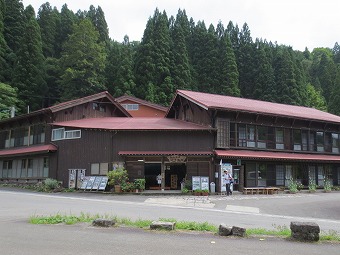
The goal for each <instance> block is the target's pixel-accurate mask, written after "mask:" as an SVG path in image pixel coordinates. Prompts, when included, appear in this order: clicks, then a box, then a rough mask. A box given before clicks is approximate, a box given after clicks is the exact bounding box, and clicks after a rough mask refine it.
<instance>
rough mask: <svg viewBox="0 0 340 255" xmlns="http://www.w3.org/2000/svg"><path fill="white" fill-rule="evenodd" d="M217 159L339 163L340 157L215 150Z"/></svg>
mask: <svg viewBox="0 0 340 255" xmlns="http://www.w3.org/2000/svg"><path fill="white" fill-rule="evenodd" d="M215 155H216V156H217V158H230V159H261V160H274V161H277V160H280V161H282V160H287V161H319V162H320V161H322V162H339V163H340V155H324V154H307V153H288V152H271V151H249V150H215Z"/></svg>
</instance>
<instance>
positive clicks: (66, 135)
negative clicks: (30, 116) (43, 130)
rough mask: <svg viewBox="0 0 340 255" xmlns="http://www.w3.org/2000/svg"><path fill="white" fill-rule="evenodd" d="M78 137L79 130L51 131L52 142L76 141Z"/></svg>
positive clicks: (59, 129) (60, 129) (61, 129)
mask: <svg viewBox="0 0 340 255" xmlns="http://www.w3.org/2000/svg"><path fill="white" fill-rule="evenodd" d="M80 137H81V130H65V128H57V129H53V130H52V141H57V140H63V139H76V138H80Z"/></svg>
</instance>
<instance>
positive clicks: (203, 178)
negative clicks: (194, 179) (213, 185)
mask: <svg viewBox="0 0 340 255" xmlns="http://www.w3.org/2000/svg"><path fill="white" fill-rule="evenodd" d="M204 189H207V190H209V177H206V176H201V190H204Z"/></svg>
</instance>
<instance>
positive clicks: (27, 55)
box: [13, 5, 46, 112]
mask: <svg viewBox="0 0 340 255" xmlns="http://www.w3.org/2000/svg"><path fill="white" fill-rule="evenodd" d="M24 17H25V27H24V33H23V35H22V38H21V41H20V45H21V46H20V48H19V50H18V53H17V62H16V65H15V67H14V77H13V85H14V86H15V87H16V88H17V89H18V97H19V99H20V101H21V103H22V104H21V105H20V110H21V112H25V111H26V107H28V106H29V107H30V110H37V109H39V108H41V107H43V104H44V97H45V92H46V83H45V71H44V56H43V53H42V42H41V34H40V28H39V25H38V22H37V20H36V18H35V12H34V9H33V7H32V6H31V5H29V6H27V7H26V9H25V11H24Z"/></svg>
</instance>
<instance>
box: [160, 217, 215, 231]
mask: <svg viewBox="0 0 340 255" xmlns="http://www.w3.org/2000/svg"><path fill="white" fill-rule="evenodd" d="M159 220H160V221H167V222H175V223H176V229H181V230H192V231H209V232H217V231H218V227H217V226H215V225H212V224H209V223H208V222H202V223H200V222H195V221H177V220H176V219H171V218H170V219H164V218H160V219H159Z"/></svg>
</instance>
